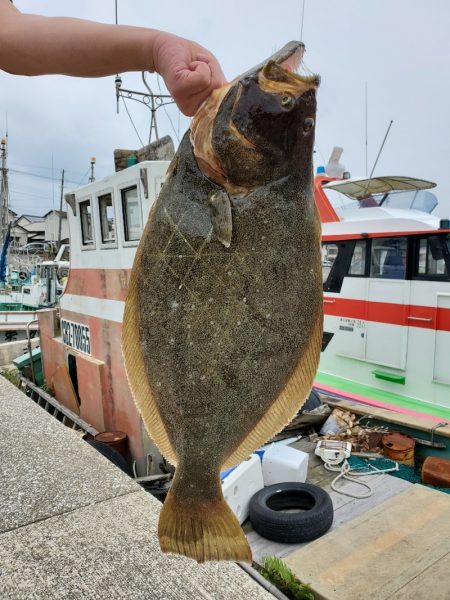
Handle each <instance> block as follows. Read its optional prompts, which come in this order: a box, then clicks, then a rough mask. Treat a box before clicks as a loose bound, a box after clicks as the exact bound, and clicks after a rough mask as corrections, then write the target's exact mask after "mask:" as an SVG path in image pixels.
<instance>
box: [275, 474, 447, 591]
mask: <svg viewBox="0 0 450 600" xmlns="http://www.w3.org/2000/svg"><path fill="white" fill-rule="evenodd" d="M448 538H450V496H449V495H447V494H443V493H441V492H438V491H437V490H432V489H430V488H426V487H424V486H421V485H412V486H410V487H409V488H408V489H406V490H404V491H403V492H401V493H400V494H398V495H397V496H394V497H393V498H390V499H389V500H387V501H385V502H383V503H382V504H380V505H379V506H377V507H376V508H373V509H372V510H370V511H368V512H366V513H364V514H363V515H361V516H359V517H357V518H355V519H353V520H352V521H350V522H349V523H347V524H346V525H343V526H341V527H339V528H338V529H336V530H335V531H332V532H331V533H328V534H326V535H325V536H323V537H322V538H320V539H319V540H316V541H315V542H312V543H311V544H309V545H308V547H307V548H303V549H301V550H298V551H296V552H294V553H293V554H291V555H289V556H288V557H287V558H286V559H285V560H286V562H287V564H288V565H289V566H290V567H291V568H292V569H293V570H294V572H295V573H296V575H297V576H298V577H300V579H301V580H303V581H308V582H310V583H311V585H312V588H313V590H314V591H316V592H317V593H318V594H320V595H321V596H323V598H325V599H327V600H349V599H350V598H351V600H367V599H368V598H376V599H377V600H388V599H392V598H395V599H397V598H400V597H402V598H407V597H414V598H421V597H423V598H427V597H429V598H433V600H434V598H438V597H439V598H446V599H448V596H445V595H444V596H438V595H436V596H435V595H433V594H434V591H430V590H433V588H431V587H430V588H429V589H428V593H427V594H425V595H423V596H421V595H420V594H417V593H416V592H415V593H412V590H416V587H413V583H411V587H410V588H409V593H410V594H411V595H410V596H407V595H404V596H398V595H396V594H397V593H398V589H399V587H400V589H403V588H404V589H407V586H408V585H410V583H409V582H414V586H417V585H418V582H420V581H421V574H422V573H425V575H424V577H426V578H425V579H424V581H427V582H430V581H431V580H430V577H431V575H430V573H434V571H435V570H436V569H437V570H438V571H439V570H440V569H441V567H440V566H439V562H440V561H441V560H442V561H444V562H445V559H446V557H447V556H448V546H446V544H445V541H446V540H448ZM424 555H428V557H427V559H426V561H425V563H424V562H423V560H422V557H423V556H424ZM435 563H436V564H437V565H438V566H434V565H435ZM427 564H428V565H431V566H428V567H427ZM430 569H431V571H430ZM447 569H448V564H447ZM438 584H439V582H436V583H435V585H438ZM444 584H445V585H446V589H447V592H448V577H447V579H446V582H445V581H444ZM430 585H431V584H430ZM395 588H397V589H395ZM405 594H406V592H405Z"/></svg>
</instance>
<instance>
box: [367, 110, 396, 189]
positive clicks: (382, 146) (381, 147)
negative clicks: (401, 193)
mask: <svg viewBox="0 0 450 600" xmlns="http://www.w3.org/2000/svg"><path fill="white" fill-rule="evenodd" d="M393 122H394V121H393V120H392V119H391V121H390V123H389V125H388V128H387V131H386V133H385V136H384V139H383V141H382V142H381V146H380V149H379V150H378V154H377V157H376V159H375V163H374V165H373V167H372V171H371V172H370V176H369V179H368V180H367V185H366V187H365V189H364V193H366V192H367V190H368V189H369V184H370V180H371V179H372V175H373V172H374V171H375V167H376V166H377V163H378V159H379V158H380V155H381V152H382V151H383V148H384V144H385V143H386V140H387V136H388V135H389V132H390V130H391V127H392V123H393Z"/></svg>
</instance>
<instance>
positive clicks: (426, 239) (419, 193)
mask: <svg viewBox="0 0 450 600" xmlns="http://www.w3.org/2000/svg"><path fill="white" fill-rule="evenodd" d="M317 185H319V186H320V190H319V191H318V192H317V193H316V198H318V199H319V202H320V201H322V202H323V203H325V202H328V213H329V215H331V216H332V217H333V218H331V217H330V218H329V220H327V221H326V222H324V223H323V225H322V270H323V282H324V313H325V333H324V348H323V354H322V358H321V363H320V370H319V373H318V384H319V386H322V389H323V390H324V391H326V390H328V391H329V392H330V391H333V390H334V391H336V390H341V391H347V392H349V393H353V394H354V396H355V398H358V397H359V398H362V399H364V398H365V399H366V400H367V399H372V400H375V401H376V400H379V401H384V402H388V403H391V404H394V405H395V406H397V407H398V406H400V407H404V408H410V409H414V410H422V411H425V412H428V411H430V410H431V411H432V413H434V414H436V415H442V416H447V415H448V416H450V363H449V360H448V353H447V351H446V348H449V347H450V225H449V221H448V220H447V219H440V218H439V217H437V216H435V215H433V214H432V211H433V210H434V208H435V207H436V206H437V204H438V201H437V198H436V196H435V195H434V194H433V193H431V192H430V191H429V190H430V189H431V188H433V187H434V186H435V184H433V183H431V182H427V181H423V180H419V179H413V178H406V177H380V178H376V179H372V180H368V179H349V180H340V181H332V180H330V179H328V180H326V178H324V177H320V181H317V179H316V186H317ZM333 214H334V216H333Z"/></svg>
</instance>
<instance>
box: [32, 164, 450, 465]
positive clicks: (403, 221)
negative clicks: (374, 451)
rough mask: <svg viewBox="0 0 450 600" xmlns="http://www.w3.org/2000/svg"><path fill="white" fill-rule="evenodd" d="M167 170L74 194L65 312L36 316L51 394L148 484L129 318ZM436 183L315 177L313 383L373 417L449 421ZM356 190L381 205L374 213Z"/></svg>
mask: <svg viewBox="0 0 450 600" xmlns="http://www.w3.org/2000/svg"><path fill="white" fill-rule="evenodd" d="M168 165H169V161H167V160H151V161H145V160H144V161H142V162H139V163H138V164H132V165H131V166H128V167H127V168H123V169H122V170H119V171H117V172H116V173H114V174H113V175H111V176H110V177H107V178H105V179H102V180H99V181H95V182H93V183H90V184H88V185H86V186H84V187H81V188H78V189H77V190H76V191H75V192H74V193H72V194H67V195H66V200H67V202H68V205H69V208H68V220H69V227H70V238H71V264H70V274H69V279H68V282H67V286H66V289H65V292H64V294H63V295H62V296H61V298H60V302H59V307H58V308H57V309H56V308H53V309H49V310H44V311H40V313H39V315H38V318H39V327H40V332H41V347H42V355H43V371H44V377H45V380H46V382H47V385H48V386H49V388H51V389H52V390H53V392H54V395H55V396H56V398H57V399H58V400H59V402H61V403H62V404H63V405H65V406H67V407H68V408H70V409H71V410H72V411H73V412H74V413H76V414H77V415H79V416H80V418H82V419H83V420H84V421H86V422H88V423H91V424H92V425H93V426H94V427H95V428H96V429H97V430H98V431H122V432H126V434H127V436H128V443H129V450H130V454H131V456H132V457H133V460H134V461H135V465H136V472H137V473H138V474H141V475H148V474H149V464H150V463H151V465H152V466H151V468H150V472H152V470H153V469H156V470H157V469H158V466H159V465H160V464H161V460H162V458H161V456H160V455H159V453H158V451H157V450H156V448H155V447H154V445H153V444H152V442H151V441H150V440H149V438H148V435H147V433H146V432H145V430H144V428H143V425H142V421H141V419H140V416H139V414H138V412H137V410H136V407H135V404H134V401H133V399H132V396H131V392H130V390H129V386H128V382H127V378H126V374H125V370H124V364H123V357H122V350H121V335H122V318H123V310H124V304H125V297H126V293H127V288H128V282H129V278H130V273H131V268H132V265H133V259H134V256H135V253H136V249H137V246H138V244H139V240H140V237H141V235H142V232H143V227H144V225H145V222H146V220H147V216H148V213H149V211H150V208H151V206H152V204H153V203H154V201H155V199H156V198H157V196H158V193H159V190H160V189H161V186H162V184H163V182H164V178H165V173H166V170H167V167H168ZM433 186H434V184H432V183H430V182H424V181H421V180H417V179H412V178H392V177H391V178H376V179H372V180H370V181H369V182H367V181H364V180H355V179H343V180H337V179H336V178H332V177H329V176H327V175H326V174H325V173H322V174H320V175H318V176H317V177H316V178H315V197H316V203H317V207H318V209H319V212H320V215H321V219H322V223H323V249H322V258H323V260H322V263H323V272H324V310H325V333H324V340H323V352H322V360H321V364H320V369H319V372H318V375H317V380H316V386H317V389H318V390H319V391H320V392H322V393H324V394H326V395H328V396H330V395H333V396H336V395H339V396H343V397H344V398H347V399H348V400H358V401H359V402H363V403H365V404H366V406H369V407H370V408H371V409H374V408H376V407H377V406H378V407H379V406H384V407H388V408H393V409H395V410H396V411H397V412H399V411H400V413H401V412H402V411H403V413H405V414H406V413H408V414H410V415H412V414H417V415H419V414H420V415H425V417H426V418H430V419H434V420H435V421H436V420H439V419H441V420H442V418H444V417H447V416H448V417H450V394H449V391H450V388H449V385H450V379H449V371H448V369H447V368H446V364H447V363H446V360H447V359H446V353H445V347H446V344H447V345H448V343H449V341H450V316H449V315H450V280H449V275H448V274H449V262H448V261H450V258H449V252H450V245H449V244H450V242H449V233H450V228H449V226H448V223H446V222H443V221H442V220H441V221H440V220H439V219H438V218H437V217H435V216H433V215H432V214H430V210H428V211H425V210H423V208H424V207H428V209H430V208H431V207H432V206H433V205H435V204H436V202H437V200H436V198H435V196H434V195H433V194H431V192H429V189H431V188H432V187H433ZM366 188H367V189H366ZM361 189H362V190H364V191H365V193H366V195H367V194H368V193H370V194H371V195H372V197H373V199H374V200H373V201H374V202H378V204H377V205H376V206H367V207H366V205H367V204H368V202H367V201H366V200H364V201H363V200H359V199H358V194H359V192H358V190H361ZM336 190H341V192H340V195H342V194H343V193H345V194H346V196H345V198H347V199H348V201H346V202H342V201H340V204H341V205H340V206H339V202H333V201H332V200H331V198H330V197H329V195H328V194H330V192H331V191H333V192H334V193H337V191H336ZM330 196H331V194H330ZM408 198H409V204H408ZM351 204H353V206H351ZM419 209H420V210H419ZM388 266H389V267H390V269H391V271H390V274H389V275H388V274H387V268H388ZM431 425H433V423H431ZM431 425H430V426H431Z"/></svg>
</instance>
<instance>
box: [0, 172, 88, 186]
mask: <svg viewBox="0 0 450 600" xmlns="http://www.w3.org/2000/svg"><path fill="white" fill-rule="evenodd" d="M9 172H10V173H19V174H20V175H27V176H28V177H37V178H38V179H46V180H47V181H53V177H47V176H46V175H39V174H38V173H31V172H29V171H21V170H20V169H9ZM83 179H84V177H83ZM66 182H67V183H73V185H78V184H77V182H76V181H69V180H68V179H66Z"/></svg>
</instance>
